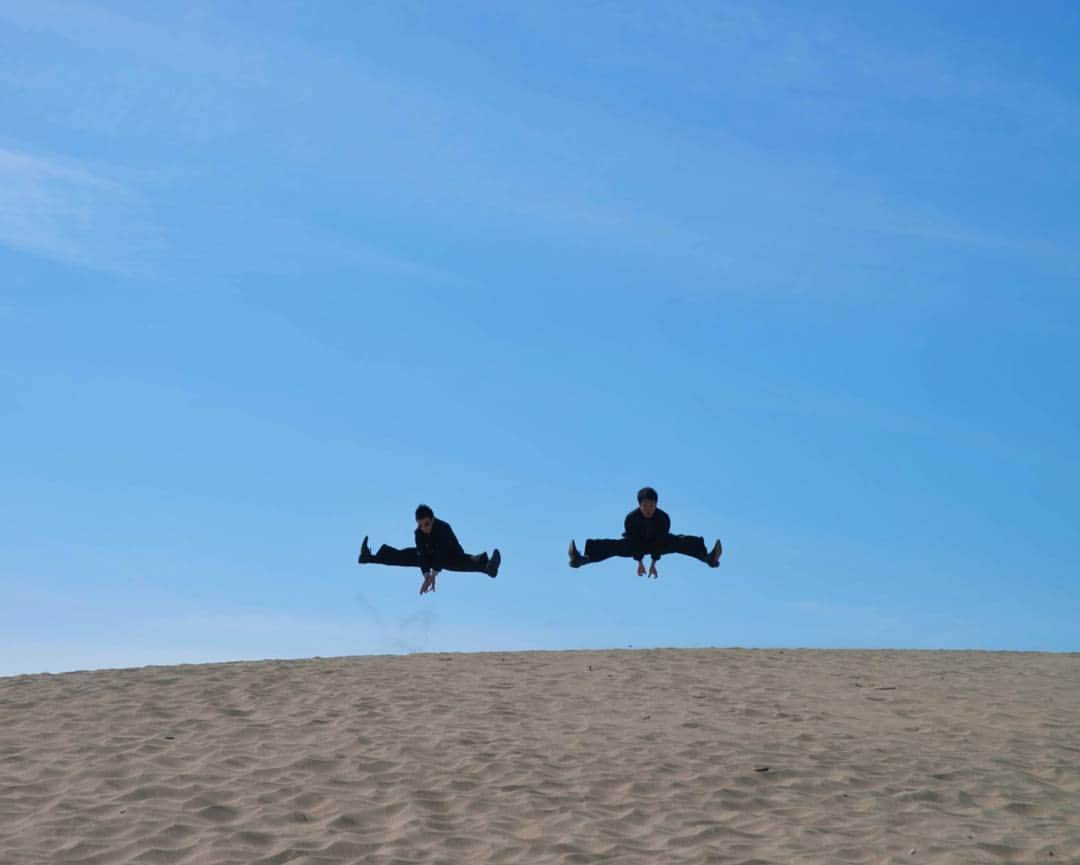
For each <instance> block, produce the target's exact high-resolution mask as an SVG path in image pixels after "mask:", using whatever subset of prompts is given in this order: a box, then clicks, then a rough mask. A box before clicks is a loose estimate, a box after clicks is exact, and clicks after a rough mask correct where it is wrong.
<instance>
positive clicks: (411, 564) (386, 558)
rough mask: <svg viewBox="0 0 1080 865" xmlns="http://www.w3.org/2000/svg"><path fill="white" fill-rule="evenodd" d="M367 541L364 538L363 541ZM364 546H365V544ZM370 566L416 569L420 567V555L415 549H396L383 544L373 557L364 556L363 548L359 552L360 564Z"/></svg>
mask: <svg viewBox="0 0 1080 865" xmlns="http://www.w3.org/2000/svg"><path fill="white" fill-rule="evenodd" d="M364 540H365V541H366V540H367V539H366V538H365V539H364ZM365 546H366V544H365ZM369 563H370V564H372V565H396V566H398V567H402V568H418V567H420V555H419V554H418V553H417V552H416V547H405V548H404V549H401V550H399V549H397V548H396V547H391V546H388V545H386V544H383V545H382V546H381V547H379V551H378V552H377V553H375V555H370V551H369V554H368V556H365V555H364V551H363V548H361V552H360V564H369Z"/></svg>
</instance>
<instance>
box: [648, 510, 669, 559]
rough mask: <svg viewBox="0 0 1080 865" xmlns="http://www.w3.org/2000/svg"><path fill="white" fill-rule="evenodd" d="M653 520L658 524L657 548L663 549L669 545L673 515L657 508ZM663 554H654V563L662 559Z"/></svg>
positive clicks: (655, 542)
mask: <svg viewBox="0 0 1080 865" xmlns="http://www.w3.org/2000/svg"><path fill="white" fill-rule="evenodd" d="M653 522H654V523H655V524H656V540H655V541H654V544H655V547H656V549H658V550H662V549H664V548H665V547H666V546H667V539H668V535H670V534H671V517H669V516H668V515H667V514H666V513H665V512H664V511H662V510H660V509H659V508H657V509H656V513H655V514H653ZM661 555H662V554H661V553H653V554H652V560H653V563H654V564H655V563H656V562H658V561H660V556H661Z"/></svg>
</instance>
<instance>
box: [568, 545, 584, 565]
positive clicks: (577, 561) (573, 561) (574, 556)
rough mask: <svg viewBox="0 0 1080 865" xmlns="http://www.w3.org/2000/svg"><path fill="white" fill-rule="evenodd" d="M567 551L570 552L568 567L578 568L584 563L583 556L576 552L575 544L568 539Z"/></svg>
mask: <svg viewBox="0 0 1080 865" xmlns="http://www.w3.org/2000/svg"><path fill="white" fill-rule="evenodd" d="M567 552H568V553H569V554H570V567H572V568H580V567H581V566H582V565H583V564H585V557H584V556H583V555H582V554H581V553H579V552H578V548H577V544H576V543H574V542H573V541H570V549H569V550H567Z"/></svg>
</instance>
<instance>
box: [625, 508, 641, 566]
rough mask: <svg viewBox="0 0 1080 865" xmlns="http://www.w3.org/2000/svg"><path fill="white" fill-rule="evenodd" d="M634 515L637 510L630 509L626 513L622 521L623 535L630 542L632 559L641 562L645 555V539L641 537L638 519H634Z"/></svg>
mask: <svg viewBox="0 0 1080 865" xmlns="http://www.w3.org/2000/svg"><path fill="white" fill-rule="evenodd" d="M636 515H637V511H630V513H628V514H627V515H626V519H625V520H624V521H623V537H624V538H626V541H627V543H629V544H630V552H631V554H632V555H633V557H634V561H635V562H637V563H638V564H641V560H642V558H644V556H645V540H644V538H642V533H641V527H640V526H639V525H638V522H639V520H636V519H634V517H635V516H636Z"/></svg>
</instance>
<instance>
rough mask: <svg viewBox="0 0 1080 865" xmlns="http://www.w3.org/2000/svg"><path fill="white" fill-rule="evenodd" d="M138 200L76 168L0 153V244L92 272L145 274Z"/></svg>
mask: <svg viewBox="0 0 1080 865" xmlns="http://www.w3.org/2000/svg"><path fill="white" fill-rule="evenodd" d="M143 211H144V208H143V206H142V205H141V203H140V202H139V200H138V197H137V196H136V195H135V194H133V192H132V191H131V190H129V189H126V188H125V187H124V186H122V185H121V184H119V183H118V182H116V181H114V180H112V179H110V178H108V177H105V176H103V175H101V174H100V173H97V172H94V171H92V170H90V169H88V168H86V167H84V166H82V165H80V164H79V163H77V162H73V161H70V160H63V159H57V158H55V157H49V156H41V155H37V154H32V153H26V152H20V151H17V150H9V149H4V148H0V244H3V245H5V246H8V247H11V248H13V249H17V250H20V251H23V252H30V253H34V254H37V255H41V256H44V257H46V258H52V259H58V260H60V261H65V262H69V263H72V264H79V265H83V266H87V267H93V268H96V269H100V270H109V271H119V272H136V271H140V270H143V269H145V256H144V253H145V252H146V251H147V249H148V248H149V247H150V246H151V245H153V243H154V233H153V230H152V228H151V227H150V224H149V222H148V220H147V219H146V217H145V214H144V212H143Z"/></svg>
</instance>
